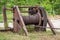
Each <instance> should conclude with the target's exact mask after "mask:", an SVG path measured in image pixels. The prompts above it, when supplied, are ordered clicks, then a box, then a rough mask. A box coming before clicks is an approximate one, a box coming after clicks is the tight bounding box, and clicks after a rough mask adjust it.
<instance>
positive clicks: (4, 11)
mask: <svg viewBox="0 0 60 40" xmlns="http://www.w3.org/2000/svg"><path fill="white" fill-rule="evenodd" d="M3 18H4V27H5V29H6V28H8V22H7V15H6V7H5V5H4V6H3Z"/></svg>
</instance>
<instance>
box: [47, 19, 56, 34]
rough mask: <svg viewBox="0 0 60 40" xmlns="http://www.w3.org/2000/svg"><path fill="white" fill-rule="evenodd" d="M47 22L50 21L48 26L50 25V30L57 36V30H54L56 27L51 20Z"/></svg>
mask: <svg viewBox="0 0 60 40" xmlns="http://www.w3.org/2000/svg"><path fill="white" fill-rule="evenodd" d="M47 21H48V24H49V26H50V29H51V31H52V32H53V34H56V33H55V30H54V29H53V27H54V25H53V24H52V22H51V21H50V19H49V18H47Z"/></svg>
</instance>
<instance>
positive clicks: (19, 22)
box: [13, 6, 28, 36]
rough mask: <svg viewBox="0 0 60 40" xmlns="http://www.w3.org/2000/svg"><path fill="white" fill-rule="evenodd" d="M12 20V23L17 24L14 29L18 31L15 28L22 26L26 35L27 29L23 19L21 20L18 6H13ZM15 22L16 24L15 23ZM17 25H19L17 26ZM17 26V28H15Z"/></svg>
mask: <svg viewBox="0 0 60 40" xmlns="http://www.w3.org/2000/svg"><path fill="white" fill-rule="evenodd" d="M13 11H14V13H13V14H14V20H15V24H14V25H17V26H15V27H14V29H15V30H16V31H18V30H17V29H18V28H19V27H22V29H23V30H24V32H25V35H26V36H27V35H28V32H27V29H26V26H25V24H24V21H23V18H22V16H21V13H20V11H19V8H18V6H14V10H13ZM16 23H17V24H16ZM18 25H19V26H18ZM17 27H18V28H17Z"/></svg>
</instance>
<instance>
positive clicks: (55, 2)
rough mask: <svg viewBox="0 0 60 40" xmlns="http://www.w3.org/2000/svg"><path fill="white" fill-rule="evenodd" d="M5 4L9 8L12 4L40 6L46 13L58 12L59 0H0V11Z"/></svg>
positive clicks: (59, 11)
mask: <svg viewBox="0 0 60 40" xmlns="http://www.w3.org/2000/svg"><path fill="white" fill-rule="evenodd" d="M3 5H6V7H7V8H10V7H12V6H14V5H18V6H36V5H38V6H42V7H44V8H45V9H46V11H47V12H48V13H51V14H52V13H55V14H59V13H60V9H59V8H60V0H0V13H1V12H2V11H1V9H2V6H3Z"/></svg>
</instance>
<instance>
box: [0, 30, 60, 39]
mask: <svg viewBox="0 0 60 40" xmlns="http://www.w3.org/2000/svg"><path fill="white" fill-rule="evenodd" d="M0 40H60V34H57V35H52V33H51V32H50V31H47V32H35V31H34V32H30V33H29V35H28V36H24V35H19V34H16V33H12V32H0Z"/></svg>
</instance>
